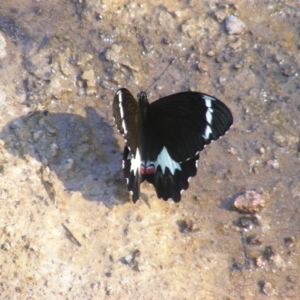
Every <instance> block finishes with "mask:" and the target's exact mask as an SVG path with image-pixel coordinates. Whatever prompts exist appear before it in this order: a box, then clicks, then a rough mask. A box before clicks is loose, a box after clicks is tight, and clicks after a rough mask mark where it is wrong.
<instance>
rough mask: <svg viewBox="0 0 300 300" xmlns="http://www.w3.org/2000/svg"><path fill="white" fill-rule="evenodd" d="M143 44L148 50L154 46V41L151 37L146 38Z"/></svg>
mask: <svg viewBox="0 0 300 300" xmlns="http://www.w3.org/2000/svg"><path fill="white" fill-rule="evenodd" d="M143 46H144V48H145V50H146V51H150V50H151V49H152V48H153V42H152V41H151V40H150V39H144V40H143Z"/></svg>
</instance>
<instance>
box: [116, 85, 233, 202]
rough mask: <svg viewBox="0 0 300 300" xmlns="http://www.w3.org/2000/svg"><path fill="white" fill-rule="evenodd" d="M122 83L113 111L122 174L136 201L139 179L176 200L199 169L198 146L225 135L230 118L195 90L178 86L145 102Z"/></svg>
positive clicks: (211, 99) (224, 108) (219, 104)
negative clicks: (180, 89) (177, 89)
mask: <svg viewBox="0 0 300 300" xmlns="http://www.w3.org/2000/svg"><path fill="white" fill-rule="evenodd" d="M137 97H138V101H136V99H135V98H134V97H133V96H132V94H131V93H130V92H129V91H128V90H127V89H125V88H121V89H119V90H118V91H117V93H116V95H115V97H114V101H113V116H114V118H115V121H116V125H117V128H118V130H119V132H120V133H121V134H122V135H123V136H124V138H125V142H126V146H125V149H124V156H123V169H124V176H125V177H126V178H127V187H128V190H129V191H130V192H131V194H132V201H133V202H134V203H135V202H136V201H137V200H138V199H139V196H140V183H141V182H143V181H144V180H147V181H148V182H150V183H152V184H153V185H154V187H155V189H156V193H157V197H158V198H163V199H164V200H168V199H169V198H172V199H173V200H174V201H175V202H179V201H180V198H181V192H182V191H184V190H186V189H187V188H188V186H189V183H188V180H189V178H190V177H193V176H195V175H196V173H197V162H198V159H199V151H201V150H202V149H203V148H204V147H205V145H207V144H209V143H210V142H211V141H212V140H216V139H218V138H219V137H220V136H222V135H224V134H225V133H226V131H227V130H228V129H229V128H230V126H231V125H232V123H233V117H232V114H231V112H230V110H229V109H228V107H227V106H226V105H225V104H224V103H222V102H221V101H220V100H218V99H216V98H214V97H212V96H209V95H206V94H203V93H198V92H182V93H177V94H173V95H170V96H167V97H164V98H161V99H159V100H157V101H155V102H153V103H151V104H150V103H149V102H148V99H147V94H146V93H145V92H140V93H139V94H138V96H137Z"/></svg>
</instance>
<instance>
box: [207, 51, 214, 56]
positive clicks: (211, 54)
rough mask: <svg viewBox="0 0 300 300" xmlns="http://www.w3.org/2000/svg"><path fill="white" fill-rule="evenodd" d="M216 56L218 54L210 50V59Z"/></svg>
mask: <svg viewBox="0 0 300 300" xmlns="http://www.w3.org/2000/svg"><path fill="white" fill-rule="evenodd" d="M215 55H216V52H215V51H213V50H209V51H208V52H207V56H208V57H214V56H215Z"/></svg>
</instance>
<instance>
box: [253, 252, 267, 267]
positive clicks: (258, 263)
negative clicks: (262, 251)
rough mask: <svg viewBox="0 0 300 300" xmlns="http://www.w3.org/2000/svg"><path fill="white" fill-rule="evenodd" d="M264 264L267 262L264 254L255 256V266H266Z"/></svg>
mask: <svg viewBox="0 0 300 300" xmlns="http://www.w3.org/2000/svg"><path fill="white" fill-rule="evenodd" d="M264 264H265V261H264V259H263V257H262V255H261V256H259V257H257V258H255V266H256V267H258V268H261V267H262V266H264Z"/></svg>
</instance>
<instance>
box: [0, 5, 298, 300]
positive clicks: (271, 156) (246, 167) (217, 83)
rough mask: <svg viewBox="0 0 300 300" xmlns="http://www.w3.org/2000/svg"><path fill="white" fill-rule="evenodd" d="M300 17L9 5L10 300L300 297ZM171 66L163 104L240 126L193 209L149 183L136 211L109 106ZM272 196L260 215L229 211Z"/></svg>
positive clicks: (279, 11) (223, 145) (5, 127)
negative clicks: (202, 106) (221, 109)
mask: <svg viewBox="0 0 300 300" xmlns="http://www.w3.org/2000/svg"><path fill="white" fill-rule="evenodd" d="M230 16H235V17H236V18H234V17H233V18H232V17H231V20H232V19H233V20H234V22H233V23H231V24H230V22H229V20H230ZM299 20H300V3H299V1H296V0H294V1H292V0H290V1H279V0H278V1H275V0H270V1H247V0H242V1H237V0H227V1H194V0H190V1H178V2H175V1H164V3H163V4H161V2H159V1H156V0H154V1H150V3H147V2H144V1H138V2H134V1H118V0H114V1H108V0H102V1H100V0H99V1H96V0H91V1H86V0H82V1H80V0H78V1H77V0H59V1H58V0H54V1H34V0H25V1H24V0H22V1H21V0H2V1H1V3H0V78H1V79H0V109H1V119H0V122H1V123H0V124H1V134H0V138H1V139H0V178H1V181H0V200H1V202H0V203H1V211H0V233H1V234H0V298H1V299H57V300H58V299H147V300H148V299H266V298H269V299H300V296H299V295H300V280H299V272H300V257H299V251H300V235H299V227H300V217H299V213H300V145H299V134H300V118H299V114H300V98H299V92H300V81H299V72H300V68H299V62H300V22H299ZM173 58H175V60H174V62H173V63H172V65H171V66H170V67H169V68H168V70H167V71H166V73H165V74H164V75H163V76H162V77H161V78H160V79H159V80H157V81H156V82H155V83H154V85H153V86H152V87H151V88H150V89H149V91H148V92H149V98H150V101H154V100H156V99H158V98H160V97H162V96H166V95H168V94H171V93H175V92H179V91H184V90H195V91H202V92H205V93H208V94H211V95H213V96H216V97H217V98H219V99H221V100H222V101H224V102H225V103H226V104H227V105H228V106H229V107H230V109H231V110H232V112H233V115H234V125H233V127H232V129H231V130H230V131H229V132H228V133H227V134H226V136H225V137H224V138H222V139H221V140H219V141H217V142H215V143H213V144H212V145H209V146H208V147H207V148H206V149H205V150H204V151H202V152H201V154H200V161H199V167H198V174H197V176H196V177H194V178H193V180H192V181H191V183H190V188H189V189H188V190H187V191H186V192H185V193H184V196H183V197H182V200H181V202H180V203H178V204H176V203H174V202H173V201H172V200H169V201H167V202H165V201H162V200H159V199H157V198H156V194H155V191H154V189H153V187H152V186H150V185H148V184H143V185H142V199H140V201H138V203H137V204H133V203H132V202H131V201H130V197H129V195H128V192H127V190H126V181H125V179H124V178H123V174H122V170H121V159H122V148H123V146H124V141H123V139H122V137H121V136H120V135H119V134H118V133H117V130H116V128H115V127H114V126H113V125H114V122H113V120H112V111H111V104H112V100H113V97H114V93H115V92H116V90H117V89H118V87H121V86H123V87H126V88H128V89H129V90H130V91H131V92H132V93H133V94H137V93H138V92H139V90H138V88H137V87H136V86H135V85H134V84H133V82H134V83H135V84H136V85H138V86H139V87H140V89H146V88H147V87H148V86H149V85H150V84H151V83H152V81H153V80H154V78H157V77H158V76H159V74H160V73H161V72H162V71H163V70H164V68H165V67H166V65H167V64H168V62H169V61H170V60H171V59H173ZM114 62H115V63H114ZM129 78H130V79H131V80H130V79H129ZM259 188H262V189H263V190H264V191H265V193H266V195H268V197H267V199H268V201H267V203H266V204H265V206H264V207H263V208H262V209H261V210H260V211H259V213H257V214H256V215H255V216H253V215H244V214H242V213H239V212H237V211H236V210H235V209H233V208H232V203H233V201H234V199H235V197H236V196H238V195H240V194H241V193H243V192H245V191H246V190H256V189H259Z"/></svg>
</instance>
